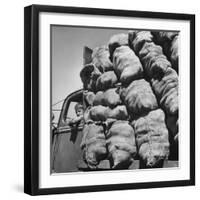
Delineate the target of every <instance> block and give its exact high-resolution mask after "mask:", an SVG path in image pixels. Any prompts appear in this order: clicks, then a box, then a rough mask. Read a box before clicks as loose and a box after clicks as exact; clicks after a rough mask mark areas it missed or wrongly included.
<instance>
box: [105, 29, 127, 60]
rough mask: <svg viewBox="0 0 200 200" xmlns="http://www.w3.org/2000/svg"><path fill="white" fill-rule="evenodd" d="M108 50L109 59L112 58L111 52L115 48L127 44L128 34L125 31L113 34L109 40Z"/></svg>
mask: <svg viewBox="0 0 200 200" xmlns="http://www.w3.org/2000/svg"><path fill="white" fill-rule="evenodd" d="M108 46H109V52H110V59H111V61H112V60H113V53H114V51H115V49H116V48H118V47H121V46H128V34H125V33H120V34H116V35H113V36H112V37H111V38H110V40H109V42H108Z"/></svg>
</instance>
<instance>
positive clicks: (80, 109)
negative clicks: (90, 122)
mask: <svg viewBox="0 0 200 200" xmlns="http://www.w3.org/2000/svg"><path fill="white" fill-rule="evenodd" d="M74 109H75V112H76V115H77V116H78V117H79V116H80V115H83V104H82V103H77V104H76V105H75V108H74Z"/></svg>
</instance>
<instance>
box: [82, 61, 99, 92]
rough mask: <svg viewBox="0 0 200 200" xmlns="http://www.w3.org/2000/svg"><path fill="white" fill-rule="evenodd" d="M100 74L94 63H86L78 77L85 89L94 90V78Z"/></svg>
mask: <svg viewBox="0 0 200 200" xmlns="http://www.w3.org/2000/svg"><path fill="white" fill-rule="evenodd" d="M100 75H101V72H100V71H99V70H98V68H97V67H95V65H94V64H92V63H91V64H87V65H85V66H84V68H83V69H82V70H81V72H80V77H81V80H82V82H83V87H84V89H86V90H90V91H95V90H96V80H97V78H98V77H99V76H100Z"/></svg>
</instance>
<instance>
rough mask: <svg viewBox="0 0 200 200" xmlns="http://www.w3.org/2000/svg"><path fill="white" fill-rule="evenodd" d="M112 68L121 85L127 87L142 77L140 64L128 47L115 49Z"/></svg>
mask: <svg viewBox="0 0 200 200" xmlns="http://www.w3.org/2000/svg"><path fill="white" fill-rule="evenodd" d="M113 67H114V70H115V72H116V74H117V75H118V77H119V78H120V82H121V83H122V84H123V85H128V84H130V83H131V82H132V81H133V80H136V79H139V78H141V77H142V76H143V68H142V64H141V63H140V60H139V58H138V57H137V56H136V55H135V53H134V52H133V51H132V50H131V49H130V48H129V47H128V46H121V47H118V48H116V50H115V51H114V54H113Z"/></svg>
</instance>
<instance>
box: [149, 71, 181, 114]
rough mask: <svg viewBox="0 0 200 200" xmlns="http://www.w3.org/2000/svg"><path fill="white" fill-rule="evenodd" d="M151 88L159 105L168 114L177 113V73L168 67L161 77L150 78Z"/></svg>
mask: <svg viewBox="0 0 200 200" xmlns="http://www.w3.org/2000/svg"><path fill="white" fill-rule="evenodd" d="M151 83H152V87H153V90H154V92H155V94H156V96H157V97H158V99H159V101H160V105H161V107H162V108H163V109H164V110H165V111H166V113H167V114H169V115H177V114H178V75H177V73H176V71H175V70H173V69H172V68H168V69H167V70H166V72H165V74H164V76H163V77H162V79H152V80H151Z"/></svg>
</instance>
